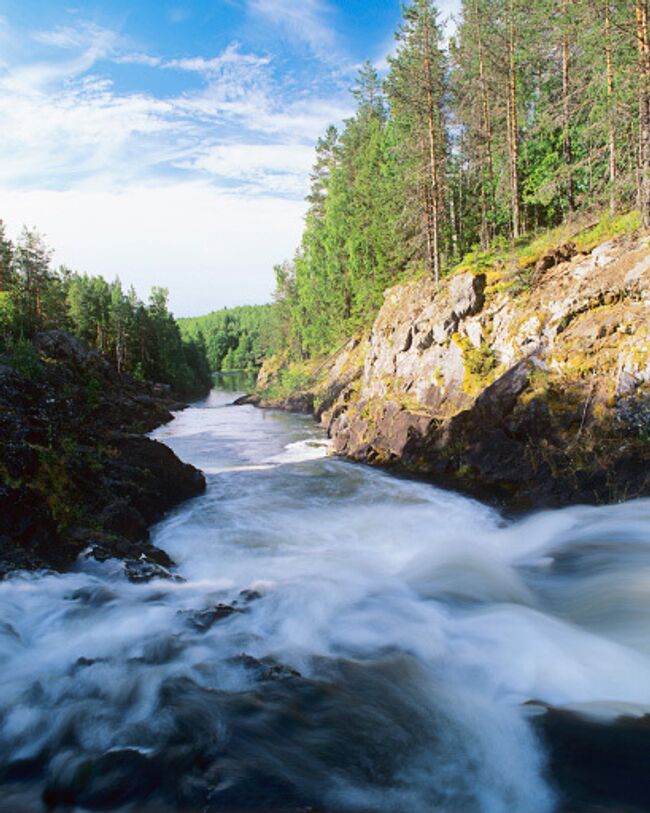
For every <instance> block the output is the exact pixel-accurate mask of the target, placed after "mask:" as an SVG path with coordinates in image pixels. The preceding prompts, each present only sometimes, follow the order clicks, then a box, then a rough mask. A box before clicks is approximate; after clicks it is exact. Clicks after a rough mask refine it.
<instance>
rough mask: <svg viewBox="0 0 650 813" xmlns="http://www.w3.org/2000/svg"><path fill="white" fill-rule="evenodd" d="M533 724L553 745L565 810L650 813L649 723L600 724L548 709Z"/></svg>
mask: <svg viewBox="0 0 650 813" xmlns="http://www.w3.org/2000/svg"><path fill="white" fill-rule="evenodd" d="M533 722H534V724H535V726H536V728H537V729H538V730H539V731H540V732H541V735H542V737H543V738H544V740H545V741H546V743H547V745H548V748H549V751H550V765H549V772H550V775H551V776H552V778H553V781H554V783H555V784H556V785H557V786H558V788H559V790H560V791H561V793H562V795H563V797H564V799H563V801H564V809H566V810H585V809H588V810H596V809H598V810H601V809H607V810H610V809H611V810H630V809H633V810H639V811H640V810H648V809H649V808H650V774H648V770H647V761H648V754H649V753H650V717H642V718H634V717H624V716H623V717H619V718H618V719H617V720H614V721H603V720H600V721H599V720H598V719H597V718H589V717H587V716H584V715H580V714H577V713H575V712H571V711H564V710H559V709H552V708H547V709H545V710H544V712H543V713H542V714H541V715H538V716H535V717H533ZM596 806H598V807H596ZM601 806H602V807H601Z"/></svg>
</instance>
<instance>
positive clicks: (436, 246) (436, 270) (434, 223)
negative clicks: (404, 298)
mask: <svg viewBox="0 0 650 813" xmlns="http://www.w3.org/2000/svg"><path fill="white" fill-rule="evenodd" d="M424 34H425V36H424V48H425V52H424V70H425V82H426V94H427V142H428V173H429V186H430V197H431V200H430V204H431V209H430V211H431V249H430V251H431V254H432V260H433V277H434V279H435V281H436V285H437V284H438V282H440V198H441V195H440V182H439V177H438V150H437V139H436V118H435V106H434V94H433V76H432V66H431V32H430V31H429V23H428V18H427V17H426V16H425V29H424Z"/></svg>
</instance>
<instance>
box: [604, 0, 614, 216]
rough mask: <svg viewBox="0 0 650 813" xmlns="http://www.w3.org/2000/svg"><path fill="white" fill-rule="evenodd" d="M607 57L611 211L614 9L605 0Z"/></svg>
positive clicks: (610, 198) (610, 204)
mask: <svg viewBox="0 0 650 813" xmlns="http://www.w3.org/2000/svg"><path fill="white" fill-rule="evenodd" d="M605 58H606V62H607V117H608V134H607V135H608V138H607V140H608V147H609V211H610V213H611V214H614V213H615V212H616V129H615V126H614V60H613V54H612V10H611V6H610V0H605Z"/></svg>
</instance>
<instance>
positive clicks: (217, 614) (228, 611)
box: [179, 604, 241, 632]
mask: <svg viewBox="0 0 650 813" xmlns="http://www.w3.org/2000/svg"><path fill="white" fill-rule="evenodd" d="M240 612H241V610H238V609H237V608H236V607H232V606H231V605H230V604H218V605H217V606H216V607H208V609H207V610H189V611H186V610H184V611H181V612H180V613H179V614H180V615H184V616H186V617H187V619H188V621H189V623H190V624H191V625H192V626H193V627H194V628H195V629H197V630H199V631H200V632H206V631H207V630H209V629H210V628H211V627H212V626H213V625H214V624H216V622H217V621H223V620H224V619H225V618H230V617H231V616H232V615H236V614H237V613H240Z"/></svg>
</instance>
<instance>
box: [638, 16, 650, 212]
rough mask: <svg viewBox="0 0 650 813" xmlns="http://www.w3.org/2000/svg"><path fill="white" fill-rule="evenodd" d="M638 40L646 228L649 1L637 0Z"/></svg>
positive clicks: (649, 194) (649, 204)
mask: <svg viewBox="0 0 650 813" xmlns="http://www.w3.org/2000/svg"><path fill="white" fill-rule="evenodd" d="M636 37H637V43H638V48H639V76H638V82H639V182H638V198H639V209H640V211H641V220H642V223H643V226H644V228H648V227H650V45H649V43H648V2H647V0H636Z"/></svg>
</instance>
